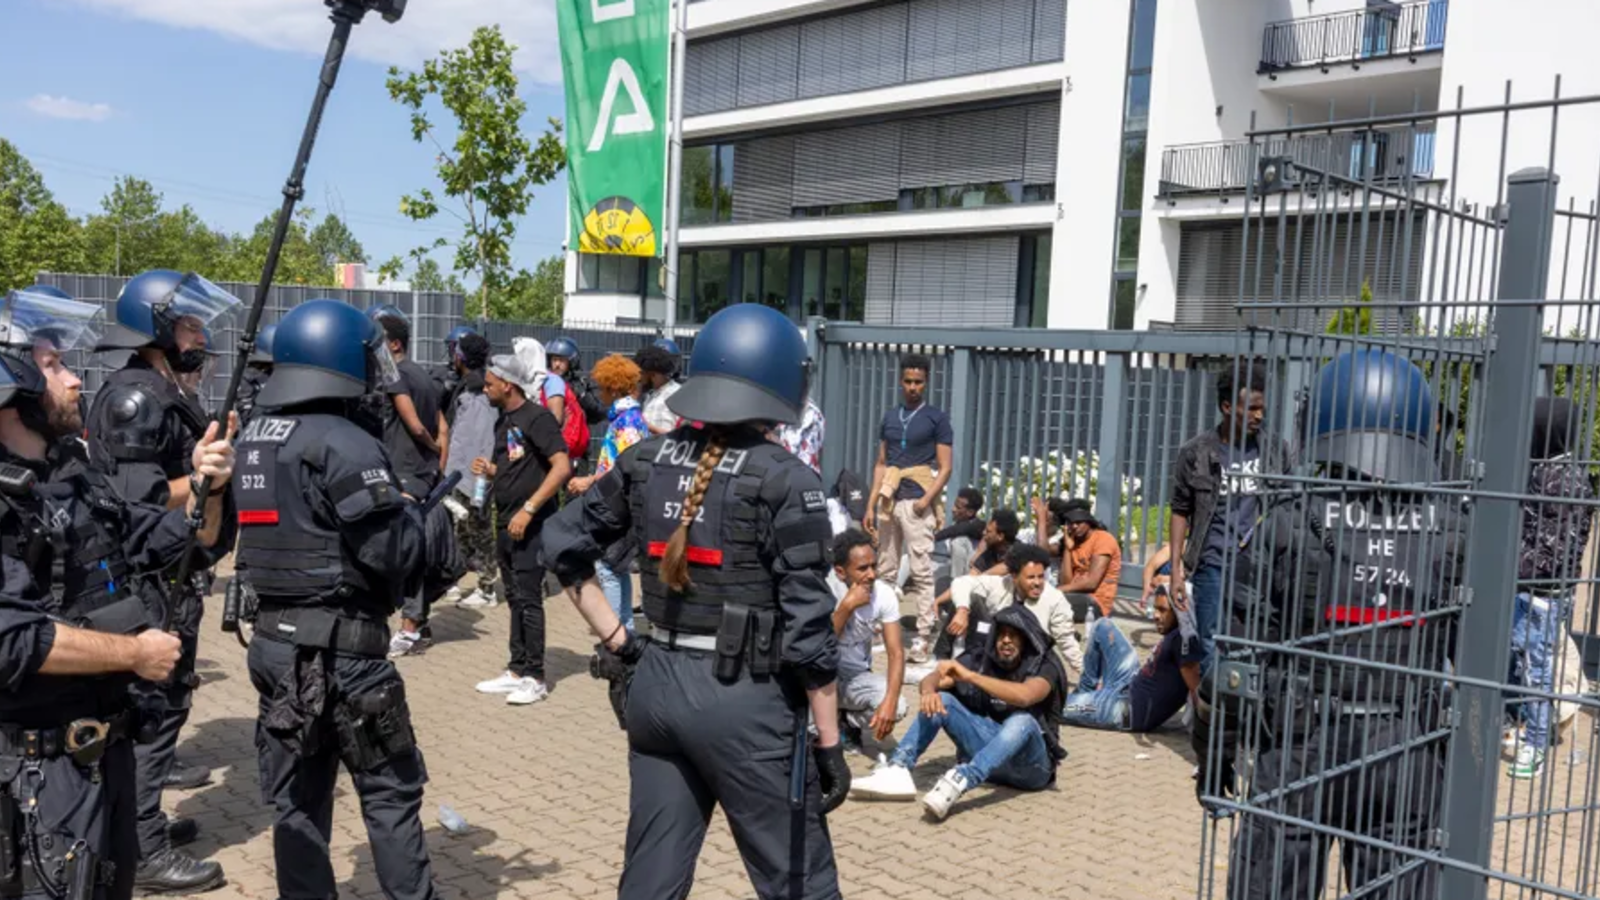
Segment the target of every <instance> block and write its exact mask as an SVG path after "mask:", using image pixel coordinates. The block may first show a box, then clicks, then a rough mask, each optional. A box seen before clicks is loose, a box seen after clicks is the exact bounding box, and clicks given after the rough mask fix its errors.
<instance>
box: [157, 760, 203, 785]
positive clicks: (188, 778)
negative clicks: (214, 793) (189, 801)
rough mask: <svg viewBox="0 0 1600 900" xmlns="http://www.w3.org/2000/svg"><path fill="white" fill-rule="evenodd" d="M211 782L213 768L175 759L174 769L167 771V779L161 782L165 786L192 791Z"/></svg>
mask: <svg viewBox="0 0 1600 900" xmlns="http://www.w3.org/2000/svg"><path fill="white" fill-rule="evenodd" d="M210 782H211V770H210V769H208V768H206V767H205V766H197V765H193V764H192V763H186V762H183V761H181V760H174V761H173V763H172V770H171V771H169V772H167V780H166V781H164V782H162V783H161V786H162V787H164V788H172V789H173V790H179V791H192V790H194V789H195V788H197V787H200V786H202V785H205V784H209V783H210Z"/></svg>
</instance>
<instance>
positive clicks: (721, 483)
mask: <svg viewBox="0 0 1600 900" xmlns="http://www.w3.org/2000/svg"><path fill="white" fill-rule="evenodd" d="M705 441H706V438H705V433H704V432H702V431H699V430H696V429H693V428H680V429H678V430H676V431H674V432H672V433H671V434H669V435H666V436H664V437H662V438H658V439H655V440H652V441H650V442H649V443H648V444H646V445H644V446H641V447H640V448H639V451H638V452H637V453H636V454H635V455H634V457H633V465H634V467H635V468H634V471H632V472H630V473H629V474H630V476H631V480H632V481H633V490H632V491H631V495H630V498H629V500H630V503H631V504H632V519H633V528H634V536H635V538H636V539H637V541H638V546H639V547H640V548H641V549H643V550H644V551H645V553H646V556H647V557H648V558H647V559H644V560H641V562H640V565H639V580H640V585H641V586H642V587H643V589H644V611H645V615H646V616H647V617H648V618H649V619H650V623H651V624H652V625H655V626H657V627H660V628H667V629H670V630H672V631H677V632H684V633H688V634H716V633H717V629H718V627H719V626H720V625H721V623H722V607H723V605H724V604H729V603H737V604H741V605H744V606H747V607H749V608H751V609H753V610H761V609H770V610H776V609H777V608H778V595H777V582H776V581H775V580H774V579H773V577H772V565H771V562H772V561H771V560H770V559H766V558H765V553H764V548H766V547H768V546H769V545H770V543H771V541H772V511H771V510H769V509H767V508H766V507H765V506H764V505H763V504H762V503H761V501H760V497H761V485H762V482H763V481H764V480H765V479H766V477H767V473H768V470H769V467H770V466H772V465H773V464H774V463H775V462H776V461H777V459H778V455H779V454H781V453H785V452H786V451H784V450H783V449H782V448H781V447H778V446H777V445H775V444H772V443H770V442H768V441H765V440H762V439H760V438H759V437H754V436H752V437H751V438H750V439H749V440H747V441H736V444H738V446H731V447H729V448H728V449H727V451H726V452H725V453H724V454H723V457H722V461H721V462H720V463H718V465H717V468H716V471H715V474H713V476H712V479H711V484H710V486H709V487H708V488H707V489H706V493H705V500H704V502H703V503H702V504H701V506H700V511H699V513H698V514H697V515H696V516H695V520H694V522H693V523H692V524H691V525H690V526H689V553H688V556H689V578H690V581H691V582H693V586H692V587H691V588H690V589H689V590H688V591H686V592H684V593H679V592H677V591H674V590H672V589H671V588H669V587H668V586H667V585H666V584H664V583H663V582H662V581H661V579H660V578H659V577H658V575H657V572H658V570H659V567H660V565H661V557H662V556H663V555H664V554H665V553H666V548H667V541H668V540H670V539H671V538H672V533H673V532H674V531H676V530H677V528H678V525H679V523H680V522H681V521H682V520H681V518H680V517H681V516H682V513H683V501H684V497H685V496H686V495H687V494H688V492H689V487H690V485H691V484H692V483H693V481H694V472H695V467H696V466H697V465H698V464H699V462H700V455H701V453H702V452H703V451H704V450H705Z"/></svg>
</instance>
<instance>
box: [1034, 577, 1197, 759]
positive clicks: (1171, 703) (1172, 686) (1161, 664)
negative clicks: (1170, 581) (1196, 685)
mask: <svg viewBox="0 0 1600 900" xmlns="http://www.w3.org/2000/svg"><path fill="white" fill-rule="evenodd" d="M1153 596H1154V598H1155V608H1156V631H1158V632H1160V633H1161V643H1160V644H1159V645H1157V646H1156V651H1155V652H1154V653H1152V654H1150V659H1148V660H1147V661H1146V662H1145V664H1144V666H1143V667H1142V668H1141V667H1140V666H1139V654H1138V653H1136V652H1135V651H1134V649H1133V645H1132V644H1130V643H1128V639H1127V638H1126V637H1125V636H1123V634H1122V629H1120V628H1118V627H1117V623H1115V622H1113V621H1112V620H1111V619H1101V620H1099V621H1097V622H1095V623H1094V626H1093V627H1092V628H1090V629H1089V651H1088V653H1086V654H1084V659H1083V679H1082V680H1081V681H1079V682H1078V690H1076V691H1074V692H1073V693H1071V694H1068V695H1067V708H1066V710H1065V712H1064V713H1063V715H1064V716H1065V718H1066V721H1067V724H1068V725H1082V726H1084V727H1088V728H1115V729H1119V730H1121V731H1133V732H1139V733H1141V734H1142V733H1145V732H1150V731H1155V730H1156V729H1157V728H1160V727H1161V726H1162V725H1164V724H1166V721H1167V720H1168V719H1170V718H1172V717H1173V715H1175V714H1176V713H1177V712H1178V710H1180V709H1182V708H1183V704H1184V701H1185V700H1187V699H1188V697H1189V686H1188V684H1187V683H1186V682H1185V681H1184V680H1183V665H1182V662H1181V658H1182V655H1183V634H1182V632H1180V631H1179V630H1178V614H1177V612H1176V611H1175V610H1173V608H1172V600H1171V598H1169V597H1168V596H1167V591H1166V589H1165V588H1160V589H1158V590H1156V591H1155V593H1154V595H1153Z"/></svg>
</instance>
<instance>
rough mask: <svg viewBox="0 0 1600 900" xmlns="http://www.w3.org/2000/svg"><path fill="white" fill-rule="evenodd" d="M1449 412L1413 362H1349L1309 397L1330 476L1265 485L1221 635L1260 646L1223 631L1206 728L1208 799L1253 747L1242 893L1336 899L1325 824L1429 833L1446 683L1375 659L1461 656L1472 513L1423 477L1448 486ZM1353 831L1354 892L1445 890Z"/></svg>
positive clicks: (1242, 835)
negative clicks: (1240, 754) (1438, 452)
mask: <svg viewBox="0 0 1600 900" xmlns="http://www.w3.org/2000/svg"><path fill="white" fill-rule="evenodd" d="M1435 408H1436V407H1435V403H1434V397H1433V392H1432V391H1431V390H1430V389H1429V386H1428V381H1427V377H1426V376H1425V375H1424V374H1423V373H1422V371H1421V370H1420V369H1418V368H1417V367H1416V366H1415V365H1413V364H1412V363H1411V362H1410V361H1408V360H1406V359H1404V358H1402V357H1399V356H1396V355H1395V354H1393V353H1391V352H1388V351H1385V350H1379V349H1359V350H1354V351H1349V352H1345V353H1343V354H1340V355H1339V356H1337V357H1335V358H1334V359H1333V360H1332V361H1331V362H1329V363H1328V364H1327V365H1326V366H1324V367H1323V369H1322V370H1321V372H1320V373H1319V374H1318V376H1317V378H1316V379H1315V381H1314V382H1313V385H1312V388H1311V392H1310V396H1309V397H1308V402H1307V406H1306V408H1305V415H1307V416H1309V422H1308V423H1307V426H1308V427H1307V432H1308V434H1309V444H1308V448H1309V453H1308V454H1307V455H1308V456H1309V458H1310V460H1311V461H1312V462H1313V463H1314V464H1315V465H1316V466H1317V467H1318V468H1317V469H1316V471H1315V475H1316V476H1318V477H1317V478H1316V479H1315V483H1311V484H1308V483H1307V482H1298V483H1287V486H1285V483H1283V482H1280V483H1279V484H1275V485H1274V484H1270V483H1269V484H1268V488H1269V496H1272V497H1273V501H1272V502H1271V503H1270V504H1269V506H1268V509H1267V510H1266V511H1265V513H1264V516H1263V518H1262V520H1261V521H1260V523H1259V524H1258V526H1257V529H1258V532H1257V535H1256V538H1255V540H1254V541H1253V542H1252V545H1251V551H1250V552H1251V554H1252V557H1253V558H1246V557H1243V556H1241V557H1240V558H1239V559H1237V560H1236V561H1235V563H1236V564H1235V567H1234V570H1233V576H1234V577H1233V581H1232V583H1233V585H1234V589H1233V590H1232V591H1231V592H1230V594H1231V596H1230V598H1229V600H1230V603H1229V607H1228V608H1227V609H1226V610H1225V614H1226V617H1227V619H1228V621H1226V622H1224V629H1223V633H1224V635H1233V636H1236V637H1242V638H1245V639H1247V640H1250V641H1252V642H1253V643H1251V644H1249V645H1244V644H1239V643H1234V644H1232V645H1231V646H1230V644H1229V642H1228V641H1227V639H1226V637H1224V638H1223V640H1222V641H1221V642H1220V644H1219V649H1222V650H1227V651H1228V652H1226V653H1224V654H1223V655H1222V656H1221V657H1220V658H1219V670H1218V671H1219V674H1218V675H1217V676H1216V677H1215V678H1207V679H1206V681H1205V682H1204V685H1203V687H1202V693H1203V696H1202V698H1201V700H1200V702H1199V703H1198V704H1197V713H1198V714H1197V716H1196V717H1195V722H1196V727H1195V732H1194V744H1195V750H1196V752H1197V754H1198V755H1199V756H1200V759H1201V763H1202V768H1203V773H1202V775H1201V784H1202V793H1212V794H1216V795H1221V796H1224V797H1225V796H1227V795H1228V794H1230V793H1232V792H1233V791H1234V790H1235V789H1236V787H1237V785H1236V784H1235V780H1236V775H1237V774H1242V772H1241V771H1240V769H1241V768H1242V767H1237V766H1236V756H1237V751H1238V750H1239V749H1240V745H1241V743H1242V744H1244V745H1245V748H1246V749H1249V750H1253V751H1254V754H1255V758H1254V764H1253V766H1251V769H1250V771H1251V773H1252V774H1251V783H1250V784H1249V785H1248V790H1247V791H1245V796H1247V797H1249V800H1247V801H1245V805H1244V806H1243V807H1241V810H1242V812H1243V814H1244V816H1243V817H1244V823H1243V825H1242V826H1241V830H1240V832H1239V834H1238V835H1237V836H1236V837H1235V838H1234V841H1233V859H1232V865H1231V872H1230V874H1229V896H1230V897H1233V898H1263V900H1265V898H1285V900H1287V898H1303V897H1320V896H1322V893H1323V888H1324V882H1325V880H1326V872H1325V867H1326V861H1327V859H1328V849H1329V847H1328V842H1329V840H1330V839H1331V838H1330V836H1329V834H1328V833H1327V832H1326V831H1323V830H1320V829H1337V830H1342V831H1345V832H1350V833H1353V834H1356V835H1362V836H1368V837H1373V838H1377V839H1379V840H1381V841H1384V842H1388V843H1392V844H1397V845H1400V846H1402V847H1407V848H1410V849H1413V850H1416V851H1418V852H1419V853H1427V852H1431V851H1432V850H1433V848H1434V846H1435V845H1434V843H1433V841H1434V829H1435V826H1436V823H1437V821H1438V816H1439V803H1440V799H1441V798H1440V796H1439V787H1438V786H1439V785H1440V784H1441V783H1442V781H1443V777H1444V771H1443V770H1444V760H1445V746H1444V744H1443V742H1442V740H1441V739H1440V736H1439V733H1438V732H1437V729H1439V728H1440V725H1441V723H1443V722H1444V721H1445V709H1444V706H1445V699H1444V694H1443V690H1442V688H1443V685H1442V684H1441V683H1440V682H1439V681H1437V680H1431V679H1425V678H1420V677H1413V676H1406V675H1403V674H1399V673H1397V672H1396V671H1395V670H1393V669H1378V668H1374V667H1373V666H1372V665H1371V664H1374V663H1375V664H1379V665H1388V666H1403V667H1406V668H1419V669H1421V670H1431V671H1434V672H1439V671H1444V667H1445V662H1446V660H1448V659H1449V658H1450V657H1451V656H1452V655H1453V651H1454V644H1455V631H1456V621H1457V616H1458V613H1457V612H1455V611H1453V605H1454V604H1456V603H1457V602H1458V598H1457V597H1456V596H1455V593H1454V589H1455V587H1456V586H1457V585H1458V584H1459V582H1460V580H1461V566H1462V564H1463V561H1464V560H1463V558H1462V557H1463V551H1464V549H1465V539H1466V528H1465V526H1466V521H1465V517H1464V516H1463V515H1462V513H1461V512H1460V506H1459V504H1458V503H1456V502H1454V501H1453V500H1452V499H1450V498H1449V497H1445V496H1442V495H1437V494H1430V493H1429V492H1428V491H1427V490H1426V489H1423V490H1417V489H1416V488H1417V486H1419V485H1427V484H1430V483H1437V482H1438V481H1439V469H1438V463H1437V461H1436V459H1435V454H1434V450H1433V441H1434V439H1435V437H1434V428H1433V421H1432V417H1433V415H1434V411H1435ZM1268 647H1270V648H1273V649H1265V648H1268ZM1340 658H1343V659H1345V660H1348V662H1343V663H1341V662H1339V661H1338V660H1339V659H1340ZM1234 675H1237V676H1240V677H1239V678H1237V679H1235V678H1233V677H1232V676H1234ZM1239 685H1244V686H1245V689H1244V690H1242V691H1241V690H1240V689H1239V687H1238V686H1239ZM1252 691H1254V692H1255V693H1254V695H1252V693H1251V692H1252ZM1219 728H1220V729H1221V730H1222V732H1223V733H1222V734H1216V735H1214V734H1213V733H1212V732H1213V731H1214V730H1215V729H1219ZM1257 809H1259V810H1260V812H1259V813H1258V812H1256V810H1257ZM1301 823H1304V824H1301ZM1342 843H1343V846H1342V847H1341V855H1340V856H1339V857H1337V858H1338V859H1339V860H1340V861H1341V866H1340V867H1341V868H1342V869H1343V872H1344V881H1345V885H1344V890H1345V891H1352V892H1358V893H1365V891H1363V890H1362V889H1363V888H1364V887H1367V888H1368V889H1369V890H1373V891H1376V893H1373V894H1372V896H1380V897H1388V898H1423V897H1434V896H1436V894H1437V890H1438V886H1437V867H1435V866H1429V865H1425V864H1424V865H1415V864H1414V862H1415V858H1414V857H1412V856H1407V855H1403V854H1399V853H1394V852H1392V851H1386V850H1383V849H1380V848H1378V847H1376V846H1374V845H1372V844H1368V843H1364V842H1361V841H1356V840H1346V841H1343V842H1342Z"/></svg>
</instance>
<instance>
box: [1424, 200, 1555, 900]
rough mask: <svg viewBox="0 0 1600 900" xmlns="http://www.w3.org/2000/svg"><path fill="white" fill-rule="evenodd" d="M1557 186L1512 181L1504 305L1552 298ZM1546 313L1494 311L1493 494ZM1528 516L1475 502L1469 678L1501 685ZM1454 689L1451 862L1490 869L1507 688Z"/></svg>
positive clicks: (1465, 891)
mask: <svg viewBox="0 0 1600 900" xmlns="http://www.w3.org/2000/svg"><path fill="white" fill-rule="evenodd" d="M1558 183H1559V179H1558V178H1557V177H1556V176H1555V175H1554V174H1553V173H1551V172H1549V171H1548V170H1545V169H1523V170H1521V171H1519V172H1515V173H1513V174H1512V175H1510V176H1509V177H1508V178H1507V179H1506V184H1507V198H1508V201H1509V207H1510V217H1509V219H1508V220H1507V222H1506V227H1505V236H1504V239H1503V243H1502V245H1501V246H1502V248H1503V251H1504V256H1503V259H1502V260H1501V261H1500V280H1499V286H1500V293H1499V296H1500V299H1502V300H1507V301H1519V300H1542V299H1544V296H1545V281H1546V277H1547V275H1548V273H1549V271H1550V245H1551V240H1552V238H1553V229H1554V222H1553V218H1554V216H1555V198H1556V185H1557V184H1558ZM1541 317H1542V310H1541V309H1540V307H1537V306H1530V305H1517V306H1500V307H1498V308H1496V309H1495V310H1494V335H1493V337H1494V341H1493V343H1492V344H1491V349H1490V351H1489V363H1488V365H1487V366H1486V367H1485V369H1486V372H1485V379H1484V382H1483V388H1482V389H1483V392H1484V398H1483V403H1482V406H1481V407H1480V408H1482V409H1485V410H1489V409H1492V410H1499V411H1502V414H1504V415H1505V416H1506V417H1507V419H1513V418H1514V420H1515V421H1508V420H1501V421H1499V422H1497V423H1496V424H1495V427H1494V428H1489V429H1485V430H1484V432H1483V434H1482V441H1481V443H1480V444H1479V448H1480V451H1481V455H1480V457H1479V458H1481V459H1482V460H1483V461H1484V463H1485V464H1486V465H1485V472H1484V477H1483V483H1482V486H1483V489H1484V490H1485V491H1493V492H1501V493H1508V494H1518V493H1521V492H1522V491H1523V490H1525V489H1526V487H1527V483H1528V465H1529V461H1528V435H1529V434H1530V433H1531V431H1532V427H1533V424H1532V408H1533V404H1532V403H1531V402H1529V401H1530V400H1531V398H1532V397H1533V392H1534V387H1535V381H1536V379H1537V378H1538V372H1539V339H1540V324H1541V321H1540V320H1541ZM1521 516H1522V513H1521V508H1520V506H1519V504H1518V503H1517V502H1516V501H1515V500H1502V499H1495V498H1493V497H1481V498H1478V500H1477V501H1476V504H1475V509H1474V511H1473V522H1472V528H1471V533H1470V535H1469V537H1468V539H1467V553H1466V556H1467V559H1466V579H1467V582H1466V583H1467V586H1468V587H1469V588H1470V589H1471V591H1472V593H1471V595H1470V596H1471V604H1470V605H1469V606H1468V607H1467V610H1466V612H1465V613H1464V614H1463V616H1462V620H1461V631H1460V637H1459V645H1458V647H1457V652H1456V659H1457V660H1458V661H1459V662H1460V665H1461V674H1462V675H1463V676H1465V677H1469V678H1479V679H1484V680H1486V681H1489V682H1493V683H1498V682H1502V681H1504V679H1505V677H1506V671H1507V669H1508V666H1509V663H1510V656H1511V610H1512V596H1513V594H1514V592H1515V590H1516V578H1517V565H1516V549H1517V546H1518V544H1519V535H1520V533H1521ZM1456 690H1457V692H1458V695H1457V698H1456V700H1455V707H1456V710H1457V715H1458V719H1457V720H1456V721H1457V724H1456V729H1455V735H1454V740H1453V741H1452V746H1451V748H1450V764H1449V770H1448V773H1447V775H1446V781H1445V796H1446V798H1447V803H1448V804H1449V809H1448V811H1447V814H1446V818H1445V819H1444V824H1445V828H1446V829H1447V831H1446V832H1445V834H1444V835H1443V836H1442V837H1443V839H1444V845H1445V847H1444V850H1445V854H1446V855H1447V856H1448V857H1449V858H1451V859H1457V860H1461V861H1463V862H1467V863H1471V864H1474V865H1478V866H1485V867H1487V866H1488V865H1489V855H1490V851H1491V849H1492V847H1493V845H1494V815H1495V790H1496V787H1497V784H1498V779H1499V767H1500V727H1501V722H1502V718H1503V714H1504V705H1503V694H1504V692H1503V691H1502V690H1501V689H1500V688H1498V687H1495V688H1484V687H1474V686H1469V685H1458V686H1457V688H1456ZM1488 887H1489V885H1488V881H1487V880H1486V879H1485V878H1483V877H1482V876H1479V875H1475V874H1472V873H1470V872H1464V871H1461V870H1458V869H1454V868H1446V869H1445V871H1444V873H1443V890H1442V892H1441V894H1440V896H1443V897H1449V898H1451V900H1457V898H1460V900H1483V898H1485V897H1487V895H1488Z"/></svg>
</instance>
